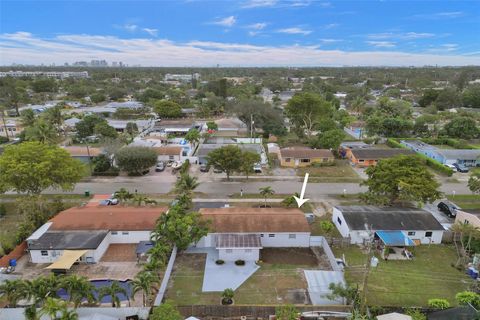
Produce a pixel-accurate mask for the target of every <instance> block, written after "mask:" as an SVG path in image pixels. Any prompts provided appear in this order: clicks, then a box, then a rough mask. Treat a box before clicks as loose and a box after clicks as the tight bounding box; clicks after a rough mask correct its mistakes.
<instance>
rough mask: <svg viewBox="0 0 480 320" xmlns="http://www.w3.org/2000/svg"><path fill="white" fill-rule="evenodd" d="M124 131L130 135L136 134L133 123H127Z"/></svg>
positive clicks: (135, 126) (136, 129)
mask: <svg viewBox="0 0 480 320" xmlns="http://www.w3.org/2000/svg"><path fill="white" fill-rule="evenodd" d="M125 131H126V132H127V133H128V134H130V135H134V134H136V133H138V126H137V124H136V123H135V122H128V123H127V126H126V127H125Z"/></svg>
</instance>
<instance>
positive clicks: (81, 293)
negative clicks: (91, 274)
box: [61, 275, 95, 308]
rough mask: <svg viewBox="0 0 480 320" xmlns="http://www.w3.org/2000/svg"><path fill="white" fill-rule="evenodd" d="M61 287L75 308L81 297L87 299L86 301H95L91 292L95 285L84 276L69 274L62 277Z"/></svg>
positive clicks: (80, 301)
mask: <svg viewBox="0 0 480 320" xmlns="http://www.w3.org/2000/svg"><path fill="white" fill-rule="evenodd" d="M61 286H62V288H64V289H65V291H67V294H68V301H69V302H71V303H73V304H74V306H75V308H77V307H78V306H79V305H80V304H81V303H82V300H83V299H85V298H86V299H87V301H88V302H93V301H95V296H94V294H93V292H94V291H95V286H94V285H93V284H92V283H91V282H90V281H89V280H88V279H87V278H86V277H81V276H77V275H71V276H68V277H65V278H63V279H62V282H61Z"/></svg>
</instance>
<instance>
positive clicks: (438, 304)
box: [428, 299, 450, 309]
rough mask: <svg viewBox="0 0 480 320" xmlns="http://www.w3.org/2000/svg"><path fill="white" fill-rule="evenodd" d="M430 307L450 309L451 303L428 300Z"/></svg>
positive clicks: (444, 300) (443, 300) (441, 300)
mask: <svg viewBox="0 0 480 320" xmlns="http://www.w3.org/2000/svg"><path fill="white" fill-rule="evenodd" d="M428 306H429V307H431V308H436V309H447V308H450V302H448V300H447V299H428Z"/></svg>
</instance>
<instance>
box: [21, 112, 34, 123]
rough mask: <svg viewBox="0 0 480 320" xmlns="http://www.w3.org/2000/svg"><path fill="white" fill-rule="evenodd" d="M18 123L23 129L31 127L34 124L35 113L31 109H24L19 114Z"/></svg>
mask: <svg viewBox="0 0 480 320" xmlns="http://www.w3.org/2000/svg"><path fill="white" fill-rule="evenodd" d="M20 122H21V123H22V126H24V127H30V126H33V124H34V123H35V112H33V110H32V109H25V110H22V112H20Z"/></svg>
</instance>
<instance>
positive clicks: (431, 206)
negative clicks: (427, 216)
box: [423, 200, 455, 228]
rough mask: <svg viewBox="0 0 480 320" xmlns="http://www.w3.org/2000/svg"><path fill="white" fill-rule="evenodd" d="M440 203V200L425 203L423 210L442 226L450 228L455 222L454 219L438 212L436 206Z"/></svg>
mask: <svg viewBox="0 0 480 320" xmlns="http://www.w3.org/2000/svg"><path fill="white" fill-rule="evenodd" d="M440 201H442V200H436V201H434V202H433V203H426V204H425V206H424V207H423V208H424V209H425V210H426V211H428V212H430V213H431V214H432V215H433V216H434V217H435V219H437V221H438V222H440V224H441V225H442V226H444V227H446V228H450V226H451V225H452V224H453V223H454V222H455V219H452V218H449V217H448V216H446V215H445V214H444V213H443V212H441V211H440V210H438V208H437V205H438V203H439V202H440Z"/></svg>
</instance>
